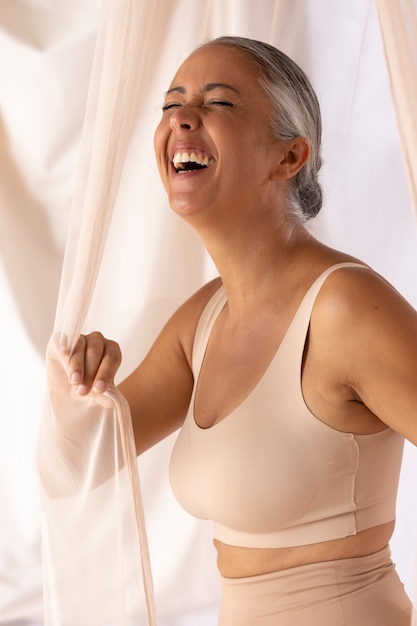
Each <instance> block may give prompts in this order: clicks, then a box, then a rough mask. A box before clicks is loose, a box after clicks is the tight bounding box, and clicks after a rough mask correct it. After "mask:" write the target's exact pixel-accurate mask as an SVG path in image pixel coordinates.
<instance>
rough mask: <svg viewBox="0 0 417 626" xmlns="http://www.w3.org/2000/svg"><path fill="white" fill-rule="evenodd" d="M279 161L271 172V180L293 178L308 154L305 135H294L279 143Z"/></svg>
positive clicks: (308, 147) (308, 149) (308, 146)
mask: <svg viewBox="0 0 417 626" xmlns="http://www.w3.org/2000/svg"><path fill="white" fill-rule="evenodd" d="M280 147H281V150H280V153H279V163H278V166H277V167H276V168H275V170H274V171H273V172H272V175H271V180H274V181H279V180H288V179H289V178H293V177H294V176H295V175H296V174H297V173H298V172H299V171H300V169H301V168H302V167H303V165H304V164H305V163H306V161H307V160H308V157H309V156H310V144H309V142H308V141H307V139H306V138H305V137H295V139H291V141H287V142H285V143H284V142H283V143H281V144H280Z"/></svg>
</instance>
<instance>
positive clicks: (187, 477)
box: [68, 37, 417, 626]
mask: <svg viewBox="0 0 417 626" xmlns="http://www.w3.org/2000/svg"><path fill="white" fill-rule="evenodd" d="M320 133H321V121H320V111H319V106H318V103H317V99H316V96H315V94H314V92H313V90H312V88H311V86H310V84H309V81H308V79H307V78H306V77H305V75H304V74H303V72H302V71H301V70H300V68H298V67H297V66H296V65H295V64H294V63H293V62H292V61H291V60H290V59H288V57H286V56H285V55H284V54H282V53H281V52H279V51H277V50H276V49H275V48H273V47H271V46H269V45H267V44H263V43H261V42H256V41H253V40H247V39H242V38H230V37H224V38H220V39H217V40H214V41H211V42H209V43H207V44H205V45H203V46H202V47H200V48H199V49H197V50H196V51H195V52H194V53H192V54H191V55H190V57H189V58H188V59H186V61H185V62H184V63H183V65H182V66H181V67H180V68H179V70H178V72H177V74H176V76H175V78H174V80H173V82H172V84H171V86H170V88H169V90H168V91H167V93H166V97H165V103H164V106H163V112H162V119H161V122H160V124H159V126H158V128H157V130H156V133H155V151H156V156H157V161H158V167H159V171H160V175H161V177H162V180H163V183H164V185H165V188H166V191H167V194H168V197H169V202H170V205H171V207H172V209H173V210H174V211H175V212H176V213H177V214H178V215H180V216H181V217H182V218H183V219H185V220H186V221H187V222H189V223H190V224H191V225H192V226H193V227H194V228H195V229H196V231H197V232H198V233H199V235H200V236H201V238H202V240H203V242H204V244H205V246H206V248H207V250H208V251H209V253H210V255H211V256H212V258H213V260H214V262H215V264H216V266H217V268H218V271H219V274H220V277H219V278H217V279H215V280H213V281H212V282H210V283H209V284H207V285H205V286H204V287H202V289H200V290H199V291H198V292H197V293H196V294H194V295H193V296H192V297H191V298H190V299H189V300H188V301H187V302H185V304H184V305H183V306H182V307H181V308H180V309H179V310H178V311H177V312H176V313H175V314H174V315H173V316H172V318H171V319H170V320H169V321H168V323H167V324H166V326H165V327H164V329H163V330H162V332H161V334H160V335H159V337H158V338H157V339H156V341H155V343H154V345H153V347H152V349H151V350H150V352H149V354H148V355H147V357H146V358H145V359H144V361H143V362H142V363H141V364H140V365H139V366H138V368H137V369H136V370H135V371H134V372H133V373H132V374H131V375H130V376H129V377H128V378H127V379H126V380H125V381H124V382H123V383H122V384H121V385H120V390H121V392H122V393H123V394H124V396H125V397H126V398H127V400H128V402H129V405H130V409H131V413H132V421H133V427H134V432H135V439H136V444H137V452H138V454H140V453H141V452H143V451H144V450H146V449H147V448H149V447H150V446H152V445H154V444H155V443H157V442H158V441H160V440H161V439H163V438H164V437H166V436H167V435H169V434H170V433H172V432H174V431H175V430H177V429H179V428H181V431H180V434H179V436H178V439H177V442H176V445H175V448H174V450H173V454H172V459H171V466H170V475H171V482H172V486H173V489H174V492H175V494H176V496H177V497H178V499H179V501H180V503H181V504H183V506H184V507H185V508H186V509H187V510H188V511H189V512H190V513H192V514H194V515H196V516H199V517H203V518H210V519H212V520H213V522H214V542H215V545H216V548H217V551H218V568H219V572H220V575H221V580H222V584H223V598H222V604H221V609H220V618H219V619H220V621H219V624H220V625H221V626H255V625H258V626H277V625H279V626H290V625H291V626H305V625H307V624H308V625H309V626H342V625H346V624H348V625H352V626H353V625H354V626H394V624H395V626H406V625H408V624H410V620H411V604H410V601H409V600H408V598H407V596H406V594H405V592H404V589H403V586H402V584H401V583H400V581H399V579H398V576H397V574H396V571H395V568H394V565H393V564H392V562H391V560H390V552H389V548H388V543H389V540H390V537H391V535H392V532H393V528H394V517H395V498H396V490H397V485H398V477H399V471H400V463H401V456H402V447H403V438H404V437H406V438H408V439H409V440H411V441H413V442H414V443H416V442H417V409H416V407H417V385H416V380H417V358H416V355H417V314H416V312H415V311H414V309H413V308H412V307H411V306H410V305H409V304H408V303H407V302H405V301H404V299H403V298H402V297H401V296H400V295H399V294H398V293H397V292H396V291H395V290H394V289H393V288H392V287H391V286H390V285H389V284H387V282H386V281H385V280H383V279H382V278H381V277H380V276H378V275H377V274H376V273H375V272H373V271H372V270H371V269H370V268H369V267H367V266H365V265H364V264H363V263H361V262H360V261H358V260H356V259H353V258H352V257H350V256H347V255H345V254H342V253H340V252H338V251H336V250H333V249H330V248H328V247H326V246H324V245H323V244H322V243H320V242H319V241H317V240H316V239H315V238H314V237H313V236H312V235H311V234H310V233H309V232H308V231H307V230H306V228H305V222H306V221H307V220H308V219H309V218H310V217H313V216H315V215H316V214H317V213H318V211H319V209H320V206H321V192H320V187H319V184H318V181H317V174H318V171H319V168H320V163H321V159H320ZM119 363H120V350H119V348H118V346H117V345H116V344H115V343H114V342H112V341H109V340H106V339H104V338H103V337H102V335H101V334H100V333H91V334H90V335H87V336H82V337H81V338H80V340H79V342H78V344H77V347H76V349H75V351H74V353H73V354H72V355H71V358H70V359H69V363H68V372H69V374H68V375H69V379H70V381H71V383H72V384H73V385H74V387H75V389H76V391H77V392H78V393H79V394H80V395H81V396H83V395H87V394H88V393H90V392H91V391H93V392H95V393H102V392H104V391H106V390H107V389H108V388H109V386H110V385H112V383H113V379H114V375H115V372H116V370H117V368H118V365H119Z"/></svg>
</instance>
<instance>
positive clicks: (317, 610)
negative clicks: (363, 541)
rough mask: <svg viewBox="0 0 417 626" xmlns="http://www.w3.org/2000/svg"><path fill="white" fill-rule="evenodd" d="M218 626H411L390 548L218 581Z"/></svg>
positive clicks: (409, 614)
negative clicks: (352, 556) (347, 557)
mask: <svg viewBox="0 0 417 626" xmlns="http://www.w3.org/2000/svg"><path fill="white" fill-rule="evenodd" d="M221 580H222V589H223V597H222V603H221V607H220V617H219V626H410V625H411V620H412V606H411V602H410V600H409V598H408V596H407V595H406V593H405V591H404V587H403V585H402V583H401V581H400V580H399V578H398V575H397V572H396V570H395V566H394V564H393V563H392V561H391V553H390V550H389V548H384V549H383V550H381V551H380V552H377V553H376V554H372V555H370V556H364V557H357V558H350V559H340V560H337V561H328V562H322V563H315V564H312V565H304V566H301V567H293V568H291V569H288V570H285V571H282V572H275V573H273V574H265V575H262V576H252V577H249V578H224V577H222V579H221Z"/></svg>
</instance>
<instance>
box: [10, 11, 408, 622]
mask: <svg viewBox="0 0 417 626" xmlns="http://www.w3.org/2000/svg"><path fill="white" fill-rule="evenodd" d="M154 4H155V8H156V10H155V13H154V16H153V19H152V28H151V26H150V22H149V23H148V25H149V28H146V29H145V31H146V32H145V35H149V37H148V39H146V38H145V40H146V41H147V45H146V54H144V53H143V54H142V52H141V58H140V61H141V62H143V66H142V68H141V72H142V73H141V74H140V75H138V80H137V83H136V85H135V89H137V91H135V98H134V99H132V103H133V102H135V109H134V111H133V115H132V130H131V134H130V139H129V141H128V143H127V145H126V153H125V158H124V159H123V167H122V169H121V172H120V183H119V185H118V189H117V194H116V198H115V203H114V211H113V216H112V220H111V222H110V223H109V225H108V235H107V242H106V246H105V248H104V250H103V256H102V259H101V263H100V270H99V272H98V275H97V280H96V286H95V290H94V297H93V299H92V301H91V303H90V307H89V311H88V314H87V315H86V318H85V320H84V325H83V326H82V327H83V329H85V330H90V329H92V328H99V329H101V330H102V331H103V332H104V333H105V334H107V335H108V336H111V337H114V338H115V339H117V340H118V341H119V342H120V343H121V346H122V349H123V352H124V362H123V366H122V370H121V374H120V376H121V377H122V376H124V375H125V374H126V373H128V372H129V371H130V370H131V369H132V368H133V367H134V366H135V364H136V363H137V361H138V360H139V359H140V358H141V356H142V355H143V354H144V353H145V352H146V350H147V348H148V347H149V345H150V343H151V342H152V340H153V338H154V336H155V334H156V333H157V332H158V330H159V328H160V326H161V324H162V323H163V322H164V321H165V319H166V318H167V317H168V316H169V314H170V313H171V312H172V311H173V310H174V309H175V308H176V306H178V304H179V303H180V302H181V301H182V300H183V299H184V298H185V297H187V295H189V294H190V293H191V292H192V291H194V289H196V288H198V286H200V284H201V283H202V282H203V281H205V280H206V279H208V278H210V277H211V276H212V275H213V274H214V270H213V267H212V265H211V263H210V260H209V259H208V258H207V256H206V255H205V253H204V251H203V250H202V248H201V245H200V242H199V241H198V239H197V238H196V237H195V235H194V234H193V233H192V232H191V231H190V230H189V229H188V228H187V226H186V225H184V224H182V223H181V222H179V220H177V219H176V218H175V217H174V216H172V215H171V214H170V212H169V209H168V207H167V206H166V200H165V196H164V192H163V190H162V188H161V186H160V183H159V181H158V176H157V173H156V168H155V165H154V159H153V154H152V133H153V129H154V127H155V126H156V123H157V121H158V118H159V104H160V102H161V99H162V93H163V91H164V90H165V89H166V88H167V86H168V84H169V82H170V79H171V77H172V75H173V73H174V72H175V70H176V67H177V66H178V64H179V63H180V62H181V61H182V60H183V58H184V57H185V56H186V55H187V54H188V53H189V52H190V51H191V50H192V49H193V47H194V46H195V45H197V44H198V43H199V42H200V41H202V40H203V39H204V38H206V37H211V36H215V35H217V34H222V33H236V34H242V35H248V36H254V37H258V38H260V39H265V40H268V41H271V42H272V43H274V44H275V45H277V46H278V47H281V48H282V49H284V50H285V51H286V52H288V53H289V54H290V55H291V56H293V57H294V58H295V59H296V60H297V61H298V62H299V63H300V64H301V65H302V66H303V67H304V68H305V69H306V71H307V72H308V73H309V75H310V76H311V77H312V79H313V82H314V84H315V85H316V88H317V91H318V94H319V97H320V100H321V103H322V108H323V117H324V125H325V135H324V157H325V165H324V168H323V176H322V179H323V184H324V188H325V206H324V209H323V213H322V215H321V216H320V218H319V220H317V223H316V225H315V227H314V228H315V231H316V232H317V234H318V236H319V237H320V238H322V239H323V240H324V241H326V242H327V243H330V244H332V245H334V246H336V247H339V248H342V249H344V250H347V251H348V252H351V253H353V254H356V255H358V256H360V257H361V258H363V259H364V260H365V261H367V262H369V263H371V264H372V265H373V266H374V267H375V268H376V269H377V270H378V271H380V272H381V273H383V274H384V275H385V276H387V278H388V279H389V280H391V282H393V283H394V284H395V285H396V286H397V287H398V288H399V290H400V291H402V292H403V293H404V295H406V297H407V298H408V299H409V300H410V301H411V302H412V303H413V304H414V305H415V306H416V305H417V292H416V287H415V279H414V267H415V263H416V261H417V252H416V250H417V245H416V243H417V242H416V233H415V224H414V221H413V217H412V211H411V206H410V199H409V193H408V188H407V181H406V176H405V174H404V166H403V161H402V155H401V148H400V143H399V140H398V131H397V126H396V120H395V117H394V110H393V107H392V102H391V95H390V91H389V84H388V79H387V72H386V67H385V59H384V54H383V48H382V43H381V36H380V29H379V23H378V19H377V13H376V9H375V6H374V3H373V2H372V1H370V2H369V3H364V2H363V0H343V1H340V2H338V3H334V2H333V1H332V0H277V1H269V0H266V1H265V2H263V5H262V11H259V3H258V2H257V0H246V1H242V0H236V1H228V2H224V1H223V0H207V2H204V3H189V2H184V1H183V0H172V1H170V2H166V0H165V1H163V2H161V1H159V2H155V3H146V5H147V6H146V11H145V14H143V15H142V17H143V16H144V17H146V18H147V19H148V18H149V15H150V14H149V13H148V11H150V9H151V5H154ZM336 4H337V6H335V5H336ZM136 6H139V7H142V4H141V3H137V2H136ZM99 10H100V6H99V3H98V2H95V1H88V0H87V1H86V0H83V1H81V0H79V1H78V2H77V0H74V2H72V3H71V4H69V3H68V2H64V1H63V0H54V1H52V0H51V1H50V2H48V0H33V1H30V0H26V1H25V2H16V1H15V0H14V1H13V2H12V1H11V0H2V3H1V4H0V23H1V28H2V31H1V38H0V45H1V49H0V54H1V58H2V63H1V65H0V80H1V81H2V89H1V91H0V98H1V112H2V126H3V128H2V134H1V138H0V149H1V163H2V168H1V169H2V171H1V172H0V181H1V182H0V198H1V202H0V211H1V216H0V219H1V226H2V228H0V237H1V249H0V252H1V263H2V265H1V270H2V273H1V288H2V296H3V297H2V313H3V317H4V318H5V319H6V324H5V325H4V326H3V328H2V345H3V346H4V351H3V356H2V360H1V361H0V364H1V367H2V374H3V377H2V380H3V381H6V382H5V384H4V389H3V401H4V407H7V408H6V410H5V411H4V413H3V417H2V421H1V428H2V433H3V437H2V439H1V441H0V446H1V454H0V458H1V467H0V472H1V474H0V489H1V498H2V503H4V507H3V511H2V516H1V519H0V524H1V525H2V527H1V530H2V533H1V539H0V541H1V544H0V623H4V624H10V623H12V622H13V621H17V620H28V621H29V620H32V621H34V620H36V619H37V620H38V621H39V622H41V620H42V608H41V603H42V597H41V592H40V554H39V539H38V517H39V504H38V502H37V497H36V494H37V487H36V483H35V479H34V475H33V474H34V472H33V467H34V448H35V441H36V437H37V432H38V426H39V415H40V413H41V407H42V403H43V389H44V386H43V354H44V351H45V346H46V342H47V339H48V337H49V336H50V334H51V332H52V327H53V321H52V320H53V315H54V309H55V299H56V292H57V285H58V281H59V276H60V266H61V262H62V250H63V245H64V239H65V233H66V231H67V221H68V214H69V211H68V207H69V206H70V198H71V196H72V195H73V189H74V172H75V170H76V169H77V171H78V175H77V182H76V184H75V189H78V190H80V189H81V188H82V187H81V183H80V171H81V166H82V162H83V156H82V155H83V150H84V149H85V146H86V143H85V142H86V134H85V133H84V136H83V143H82V145H83V146H84V148H82V149H81V161H80V163H79V164H78V168H76V163H77V162H78V161H79V157H78V155H79V153H80V149H79V137H80V124H81V120H82V119H83V117H84V111H85V98H86V93H87V87H88V83H89V78H90V68H91V62H92V56H93V49H94V44H95V35H96V32H97V22H98V14H99ZM149 19H150V18H149ZM139 43H140V45H141V44H142V43H144V40H142V39H141V42H139ZM141 50H142V48H141ZM110 87H111V86H110ZM109 91H110V94H111V95H114V94H112V93H111V92H112V89H111V88H110V90H109ZM114 93H117V89H116V86H114ZM90 102H91V96H90ZM97 123H98V120H97ZM86 127H87V125H86ZM119 147H120V146H119ZM76 195H77V192H76V193H75V196H76ZM75 204H77V206H79V207H80V206H81V204H80V203H79V202H78V201H77V202H76V198H75V197H74V198H73V202H72V206H73V207H74V205H75ZM70 223H71V227H70V236H69V241H73V242H74V241H75V240H76V239H78V237H77V235H74V232H78V231H80V232H81V229H82V228H84V225H83V226H81V223H80V221H78V222H77V219H76V218H74V210H72V211H71V219H70ZM92 230H93V233H94V234H93V237H92V241H93V242H94V244H95V243H96V242H95V236H96V235H97V231H96V230H95V228H94V227H93V229H92ZM71 247H72V244H68V246H67V252H66V259H67V260H66V262H65V265H66V268H65V270H64V280H63V282H62V285H63V286H62V287H61V296H60V300H59V306H58V310H60V309H61V308H64V303H65V297H64V295H63V294H65V293H67V289H68V280H67V279H68V277H69V278H71V276H72V271H73V260H74V258H75V256H76V255H75V250H71ZM68 259H71V260H70V261H68ZM65 277H66V278H65ZM69 282H71V281H70V280H69ZM77 310H78V308H77ZM56 319H57V324H58V327H60V330H62V329H63V328H64V326H63V325H61V323H62V322H61V318H60V316H59V315H58V316H57V318H56ZM72 333H73V334H72ZM66 334H67V335H68V336H69V337H71V336H75V334H76V332H75V330H74V329H73V330H72V331H71V332H69V331H67V332H66ZM22 388H23V389H24V392H23V393H22ZM81 409H82V410H84V407H81ZM100 411H101V409H100ZM72 426H74V425H72ZM108 435H109V436H113V434H112V433H108ZM106 436H107V434H106ZM171 445H172V438H169V439H168V440H167V441H166V442H163V443H162V444H161V445H160V446H157V448H156V449H154V450H152V451H150V452H149V453H146V454H145V455H144V456H143V458H141V459H140V460H139V469H140V476H141V484H142V495H143V502H144V508H145V513H146V523H147V530H148V540H149V548H150V553H151V563H152V569H153V575H154V584H155V591H156V605H157V613H158V621H159V622H160V624H165V623H167V624H175V625H177V624H181V626H183V624H184V625H185V624H186V623H187V619H188V623H192V624H193V626H194V624H197V623H198V624H199V625H200V624H203V623H206V622H205V621H204V620H207V623H210V624H211V623H213V624H215V606H216V603H217V599H218V587H217V577H216V572H215V562H214V561H215V559H214V553H213V550H212V547H211V533H210V530H211V529H210V526H209V525H208V524H205V523H204V522H201V523H200V522H197V521H195V520H192V519H190V518H189V517H188V516H187V515H186V514H184V513H183V512H182V511H181V510H180V509H179V507H178V506H177V505H176V503H175V502H174V501H173V498H172V495H171V494H170V491H169V488H168V484H167V477H166V466H167V458H168V455H169V451H170V447H171ZM107 450H109V451H110V452H113V450H114V449H111V448H107ZM110 457H111V454H110ZM123 462H124V461H121V460H120V459H119V460H118V465H122V464H123ZM113 467H114V465H113ZM415 470H416V462H415V454H414V450H411V449H408V450H407V451H406V459H405V464H404V471H403V476H402V481H401V488H400V497H399V514H398V523H397V529H396V535H395V537H394V541H393V552H394V558H395V559H396V560H397V562H398V565H399V569H400V573H401V575H402V576H403V578H404V579H405V580H406V584H407V585H408V587H409V588H410V586H412V581H413V569H414V557H415V547H414V546H415V526H416V517H417V515H416V510H415V509H416V507H415V505H414V504H413V502H414V499H415V494H414V493H413V481H412V478H411V477H412V476H413V475H414V472H415ZM107 471H109V470H108V468H107ZM120 476H121V479H122V480H126V483H127V484H129V482H130V478H129V477H127V476H125V475H124V474H123V472H121V473H120ZM92 480H93V481H94V480H96V483H97V484H98V483H100V486H99V487H98V488H97V489H96V491H95V495H96V496H97V497H96V502H95V503H94V508H95V511H96V512H97V510H100V509H97V508H96V507H103V508H102V509H101V510H106V506H107V505H106V503H105V502H106V500H105V499H104V498H103V499H101V497H100V496H101V495H103V496H104V495H106V498H107V494H104V489H102V487H103V486H104V485H105V484H107V483H103V482H102V477H100V476H99V477H96V478H95V479H94V477H93V478H92ZM93 484H95V483H94V482H93ZM109 486H111V485H110V483H109ZM87 492H88V491H87ZM113 493H114V491H113ZM50 495H51V494H50ZM52 495H53V494H52ZM68 501H69V500H68ZM55 504H57V503H56V502H55ZM60 504H63V501H62V502H60ZM130 504H131V503H130ZM130 504H129V502H128V503H127V504H126V506H127V507H128V510H130V513H131V512H132V510H131V509H129V507H130ZM58 506H59V504H58ZM63 506H65V504H64V505H63ZM60 513H61V515H62V513H63V512H62V511H61V512H60ZM63 518H64V519H65V515H63ZM107 522H108V527H107V529H106V528H103V526H100V528H101V530H100V533H99V532H97V526H94V527H93V528H92V529H91V530H90V537H86V538H84V540H83V545H84V546H90V549H92V548H94V549H95V550H96V553H98V555H99V557H100V558H109V555H108V554H105V555H103V554H102V552H105V550H104V547H106V548H107V547H109V545H116V546H117V541H116V539H117V538H120V536H122V535H123V533H125V532H127V533H132V534H127V535H126V536H127V537H132V536H133V540H132V543H131V545H138V539H137V537H135V534H134V533H135V529H132V528H131V527H130V526H129V527H128V528H127V529H126V528H125V527H123V526H122V528H121V533H122V535H120V532H119V534H118V535H116V539H114V537H115V534H114V533H111V532H110V530H109V528H111V524H112V520H111V519H110V520H107ZM95 531H96V532H95ZM107 531H109V533H108V534H107ZM119 531H120V529H119ZM109 537H113V539H112V540H111V541H110V540H109ZM90 540H91V541H90ZM135 542H136V544H135ZM47 545H48V544H47ZM90 554H91V552H90ZM129 556H130V555H129ZM119 564H120V563H119ZM129 567H130V566H127V571H126V572H125V573H124V574H123V575H124V576H125V580H127V581H128V585H127V588H128V589H134V594H135V595H137V597H138V598H140V602H139V604H140V606H139V607H133V606H132V604H130V601H131V597H130V596H128V597H127V599H126V604H127V614H126V617H123V619H126V620H128V619H129V617H131V616H135V615H137V614H140V615H141V618H142V620H146V608H145V600H144V597H143V593H142V591H141V589H139V588H138V586H136V587H133V584H136V585H137V583H138V582H139V584H140V585H141V584H142V581H141V577H142V573H141V566H140V563H139V564H138V562H136V565H135V566H134V570H133V571H132V570H129ZM104 571H105V572H106V573H107V569H104ZM119 572H120V568H118V569H117V576H119ZM119 579H120V577H119ZM74 580H76V581H77V583H76V584H79V587H82V586H83V583H84V580H86V581H87V582H88V577H87V572H85V571H75V572H74ZM132 581H133V582H132ZM113 584H114V585H116V581H115V579H114V577H113V576H109V577H108V578H106V576H103V586H102V587H101V595H100V592H99V597H98V598H97V602H96V606H97V604H100V602H102V603H103V606H104V605H105V601H106V594H107V591H108V589H110V588H113ZM114 588H117V587H116V586H115V587H114ZM136 592H137V593H136ZM210 606H213V607H214V608H213V610H212V611H210V610H209V609H207V611H205V610H204V607H210ZM58 608H59V607H58ZM194 611H195V613H194ZM187 615H189V617H188V618H187ZM196 615H198V617H195V616H196ZM176 616H177V617H176ZM192 616H193V617H192ZM190 620H191V621H190ZM91 623H92V624H93V623H94V622H91ZM144 623H146V621H144ZM77 626H78V624H77ZM89 626H90V624H89Z"/></svg>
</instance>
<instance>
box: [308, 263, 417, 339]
mask: <svg viewBox="0 0 417 626" xmlns="http://www.w3.org/2000/svg"><path fill="white" fill-rule="evenodd" d="M313 315H314V317H315V319H316V320H317V321H320V320H322V321H324V322H326V323H329V322H331V323H332V326H333V325H336V327H337V326H339V325H340V324H341V323H346V322H347V321H349V320H350V321H354V320H356V321H357V322H358V323H359V322H366V321H369V318H370V319H372V320H373V321H375V319H376V317H378V316H379V317H382V316H384V315H386V316H388V317H389V316H392V315H394V316H395V319H398V320H399V319H400V318H398V317H397V316H398V315H400V317H402V316H403V315H411V316H412V317H414V316H415V315H416V311H415V309H414V308H413V307H412V306H411V305H410V304H409V303H408V302H407V301H406V299H405V298H404V297H403V296H402V295H401V294H400V293H399V292H398V291H397V290H396V289H395V288H394V287H393V286H392V285H391V284H390V283H389V282H388V281H387V280H386V279H385V278H383V277H382V276H381V275H380V274H378V273H377V272H375V271H374V270H372V269H371V268H370V267H369V266H366V265H365V264H364V265H362V266H360V265H359V264H358V265H357V266H349V267H340V268H337V269H335V270H334V271H333V272H332V273H331V274H330V275H329V276H328V277H327V278H326V280H325V282H324V284H323V286H322V288H321V290H320V292H319V294H318V296H317V300H316V303H315V306H314V310H313Z"/></svg>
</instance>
